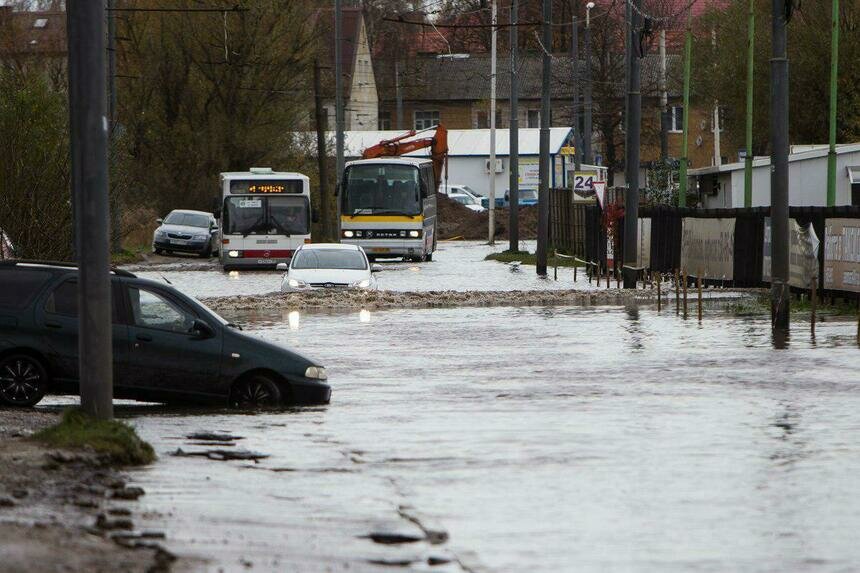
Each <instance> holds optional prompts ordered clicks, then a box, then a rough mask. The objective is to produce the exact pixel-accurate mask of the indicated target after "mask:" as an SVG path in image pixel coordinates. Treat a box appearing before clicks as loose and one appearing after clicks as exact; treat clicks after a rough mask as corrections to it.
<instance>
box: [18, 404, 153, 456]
mask: <svg viewBox="0 0 860 573" xmlns="http://www.w3.org/2000/svg"><path fill="white" fill-rule="evenodd" d="M33 437H34V438H35V439H36V440H38V441H40V442H42V443H44V444H47V445H49V446H52V447H56V448H72V449H75V448H85V447H89V448H92V449H93V450H94V451H95V452H96V453H98V454H102V455H104V456H106V457H107V458H108V460H109V461H110V462H111V463H113V464H117V465H129V466H139V465H144V464H148V463H150V462H152V461H154V460H155V452H154V451H153V449H152V446H150V445H149V444H148V443H146V442H145V441H143V440H141V439H140V437H139V436H138V435H137V432H135V431H134V428H132V427H131V426H129V425H128V424H126V423H124V422H119V421H117V420H96V419H94V418H92V417H90V416H88V415H87V414H85V413H84V412H83V411H82V410H81V409H80V408H70V409H68V410H66V411H65V412H63V418H62V420H61V421H60V423H59V424H57V425H56V426H51V427H50V428H46V429H44V430H42V431H41V432H39V433H37V434H35V435H34V436H33Z"/></svg>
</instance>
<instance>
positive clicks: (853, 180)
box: [689, 144, 860, 209]
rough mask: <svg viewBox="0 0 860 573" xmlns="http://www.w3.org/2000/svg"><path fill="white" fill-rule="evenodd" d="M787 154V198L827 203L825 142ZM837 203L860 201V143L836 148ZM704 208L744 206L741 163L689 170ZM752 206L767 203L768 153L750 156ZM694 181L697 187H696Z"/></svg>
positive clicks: (799, 202)
mask: <svg viewBox="0 0 860 573" xmlns="http://www.w3.org/2000/svg"><path fill="white" fill-rule="evenodd" d="M792 151H793V153H791V154H790V155H789V157H788V200H789V205H792V206H795V207H807V206H826V205H827V153H828V149H827V147H826V146H795V147H794V148H792ZM836 154H837V155H836V203H835V204H836V205H860V144H849V145H839V146H837V148H836ZM689 175H690V178H691V186H692V188H693V189H696V188H697V189H698V191H699V197H700V200H701V204H702V207H704V208H707V209H714V208H725V207H732V208H735V207H743V206H744V164H743V163H729V164H726V165H720V166H718V167H717V166H714V167H703V168H700V169H691V170H690V171H689ZM752 175H753V178H752V206H753V207H766V206H769V205H770V176H771V167H770V157H757V158H755V160H753V173H752ZM696 185H697V187H695V186H696Z"/></svg>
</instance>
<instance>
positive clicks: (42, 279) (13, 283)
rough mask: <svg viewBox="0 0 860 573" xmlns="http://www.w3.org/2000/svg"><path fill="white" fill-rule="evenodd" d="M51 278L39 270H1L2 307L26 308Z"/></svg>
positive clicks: (47, 273) (0, 298) (47, 272)
mask: <svg viewBox="0 0 860 573" xmlns="http://www.w3.org/2000/svg"><path fill="white" fill-rule="evenodd" d="M51 276H52V275H51V273H50V272H49V271H40V270H37V269H22V268H14V269H0V307H7V308H24V307H25V306H27V305H28V304H30V301H31V300H33V297H34V296H36V294H37V293H38V292H39V291H40V290H41V289H42V287H43V286H45V283H46V282H48V281H49V280H50V279H51Z"/></svg>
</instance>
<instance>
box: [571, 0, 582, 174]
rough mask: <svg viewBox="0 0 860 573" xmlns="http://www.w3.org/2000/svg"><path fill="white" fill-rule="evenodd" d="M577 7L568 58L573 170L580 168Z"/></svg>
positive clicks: (574, 13)
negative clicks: (571, 73) (570, 82)
mask: <svg viewBox="0 0 860 573" xmlns="http://www.w3.org/2000/svg"><path fill="white" fill-rule="evenodd" d="M578 7H579V3H578V2H577V4H576V7H575V8H574V12H573V18H571V30H570V32H571V33H570V38H571V41H570V59H571V60H573V106H572V107H571V110H570V115H571V118H570V125H571V127H573V142H574V146H575V149H574V154H573V169H574V171H581V170H582V142H583V139H582V131H581V130H580V129H579V18H577V16H576V8H578Z"/></svg>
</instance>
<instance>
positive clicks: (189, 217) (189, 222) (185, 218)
mask: <svg viewBox="0 0 860 573" xmlns="http://www.w3.org/2000/svg"><path fill="white" fill-rule="evenodd" d="M210 221H211V219H210V218H209V216H208V215H203V214H202V213H182V212H180V211H173V212H171V213H170V215H168V216H167V218H166V219H165V220H164V224H165V225H185V226H186V227H203V228H204V229H208V228H209V223H210Z"/></svg>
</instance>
